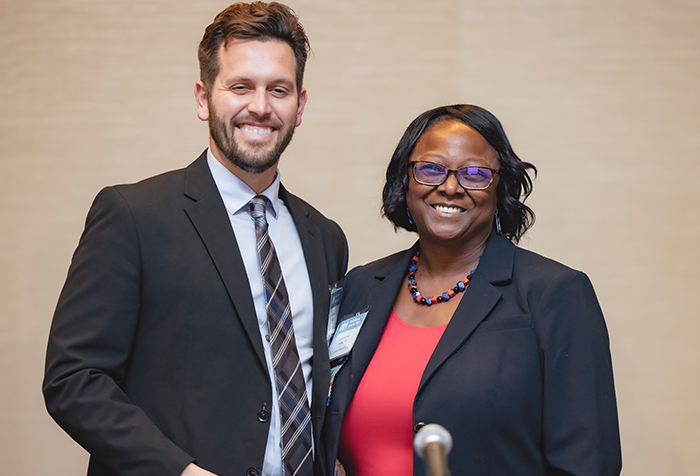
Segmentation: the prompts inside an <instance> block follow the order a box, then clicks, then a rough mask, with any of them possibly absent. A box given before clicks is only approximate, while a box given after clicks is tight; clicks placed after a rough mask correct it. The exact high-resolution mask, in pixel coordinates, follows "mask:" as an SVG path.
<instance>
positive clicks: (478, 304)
mask: <svg viewBox="0 0 700 476" xmlns="http://www.w3.org/2000/svg"><path fill="white" fill-rule="evenodd" d="M514 255H515V246H514V245H513V244H512V243H511V242H510V241H509V240H508V239H507V238H505V237H503V236H498V235H496V234H495V233H493V232H492V233H491V236H490V237H489V240H488V242H487V244H486V249H484V254H483V255H482V257H481V260H480V262H479V266H478V267H477V269H476V272H475V273H474V276H473V277H472V279H471V281H470V283H469V287H468V288H467V290H466V291H465V293H464V296H463V297H462V300H461V301H460V303H459V306H457V309H456V310H455V313H454V315H453V316H452V319H451V320H450V323H449V324H448V325H447V328H446V329H445V332H444V333H443V335H442V338H441V339H440V341H439V342H438V345H437V347H436V348H435V351H434V352H433V355H432V356H431V357H430V360H429V361H428V365H427V366H426V368H425V371H424V372H423V376H422V378H421V382H420V385H419V387H418V394H417V395H416V397H417V396H418V395H420V393H421V392H422V391H423V390H424V389H425V387H426V385H427V384H428V383H429V382H430V378H431V377H432V376H433V375H434V374H435V372H436V371H438V369H439V368H440V367H441V366H442V364H443V363H444V362H445V361H446V360H447V359H449V358H450V356H452V354H454V353H455V352H456V351H457V350H458V349H459V348H460V347H461V346H462V345H464V343H465V342H466V341H467V340H468V339H469V338H470V337H471V335H472V334H473V333H474V331H475V330H476V328H477V327H478V326H479V324H481V322H482V321H484V320H485V319H486V318H487V317H488V316H489V314H490V313H491V311H492V310H493V308H494V307H495V306H496V304H497V303H498V301H499V300H500V299H501V296H502V293H501V291H500V290H499V289H498V288H497V287H496V286H494V285H495V284H497V283H498V284H500V283H506V282H509V281H510V280H511V279H512V276H513V258H514Z"/></svg>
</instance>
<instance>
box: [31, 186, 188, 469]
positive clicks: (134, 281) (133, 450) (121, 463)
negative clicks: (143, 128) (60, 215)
mask: <svg viewBox="0 0 700 476" xmlns="http://www.w3.org/2000/svg"><path fill="white" fill-rule="evenodd" d="M139 309H140V257H139V236H138V230H137V229H136V227H135V225H134V220H133V218H132V215H131V213H130V210H129V207H128V204H127V202H126V201H125V199H124V198H123V197H122V195H121V194H120V193H119V191H118V190H117V189H114V188H107V189H104V190H103V191H102V192H100V194H98V196H97V198H96V199H95V201H94V203H93V205H92V207H91V209H90V212H89V213H88V217H87V221H86V226H85V230H84V232H83V235H82V236H81V239H80V243H79V244H78V247H77V249H76V251H75V254H74V255H73V260H72V263H71V266H70V269H69V272H68V276H67V279H66V283H65V285H64V288H63V291H62V292H61V296H60V298H59V301H58V305H57V307H56V312H55V314H54V318H53V323H52V326H51V332H50V335H49V342H48V349H47V354H46V369H45V378H44V384H43V391H44V398H45V401H46V407H47V409H48V411H49V413H50V414H51V416H52V417H53V418H54V419H55V420H56V422H57V423H58V424H59V425H60V426H61V427H62V428H63V429H64V430H65V431H66V432H67V433H68V434H69V435H70V436H71V437H72V438H73V439H75V441H77V442H78V443H79V444H80V445H81V446H83V448H85V449H86V450H87V451H88V452H89V453H90V454H91V455H92V457H93V459H94V460H97V461H98V462H99V464H100V465H101V466H105V467H107V468H109V469H110V470H111V471H114V472H115V473H117V474H120V475H132V476H139V475H143V476H146V475H179V474H180V473H181V472H182V470H183V469H184V468H185V466H187V464H189V463H190V462H192V461H193V458H192V457H190V456H189V455H188V454H187V453H185V452H184V451H183V450H181V449H180V448H179V447H177V446H176V445H175V444H174V443H172V442H171V441H170V440H169V439H168V438H166V437H165V436H164V435H163V433H162V432H161V431H160V430H159V429H158V428H157V427H156V426H155V425H154V424H153V422H152V421H151V420H150V419H149V418H148V416H147V415H146V414H145V413H144V412H143V411H142V410H141V409H140V408H139V407H138V406H136V405H134V404H133V403H132V402H131V401H130V400H129V398H128V396H127V395H126V394H125V393H124V392H123V391H122V388H121V387H120V383H121V382H122V380H123V378H124V374H125V369H126V366H127V365H128V360H129V355H130V349H131V346H132V343H133V340H134V336H135V333H136V331H137V327H138V323H139Z"/></svg>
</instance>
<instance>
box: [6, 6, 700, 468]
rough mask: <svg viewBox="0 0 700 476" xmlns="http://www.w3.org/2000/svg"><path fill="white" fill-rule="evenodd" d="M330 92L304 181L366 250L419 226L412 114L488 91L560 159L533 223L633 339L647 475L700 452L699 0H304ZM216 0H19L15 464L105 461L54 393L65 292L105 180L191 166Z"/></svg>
mask: <svg viewBox="0 0 700 476" xmlns="http://www.w3.org/2000/svg"><path fill="white" fill-rule="evenodd" d="M289 3H290V4H291V5H292V6H293V7H294V8H295V9H296V10H297V12H298V14H299V15H300V17H301V19H302V22H303V23H304V25H305V26H306V29H307V32H308V34H309V36H310V38H311V41H312V46H313V50H314V53H315V55H314V56H313V57H312V58H311V59H310V62H309V65H308V70H307V80H306V81H307V83H306V85H307V87H308V90H309V97H310V99H309V104H308V107H307V110H306V114H305V117H304V124H303V125H302V126H301V128H300V129H299V131H298V132H297V136H296V137H295V139H294V142H293V144H292V146H291V147H290V149H289V150H288V152H287V153H286V154H285V156H284V158H283V165H282V169H283V180H284V182H285V183H286V185H287V186H288V187H289V188H290V189H291V190H293V191H296V192H297V193H299V194H300V195H302V196H303V197H305V198H307V199H308V200H309V201H311V202H312V203H314V204H316V205H317V206H318V207H319V208H320V209H321V210H322V211H324V212H325V213H326V214H327V215H329V216H331V217H333V218H335V219H336V220H337V221H338V222H339V223H340V224H341V225H342V226H343V227H344V229H345V231H346V233H347V235H348V238H349V240H350V244H351V260H352V263H353V264H359V263H363V262H366V261H368V260H370V259H373V258H377V257H379V256H382V255H384V254H387V253H389V252H391V251H394V250H397V249H399V247H402V246H404V245H407V244H409V243H410V242H412V241H413V239H414V238H413V236H409V235H407V234H398V235H396V234H394V233H393V231H392V229H391V227H390V226H389V225H388V224H387V223H385V222H383V221H382V220H381V219H380V218H379V213H378V206H379V194H380V189H381V186H382V184H383V180H382V176H383V173H384V168H385V166H386V163H387V161H388V159H389V156H390V154H391V151H392V150H393V147H394V146H395V144H396V142H397V141H398V139H399V137H400V135H401V133H402V132H403V130H404V128H405V127H406V126H407V125H408V123H409V122H410V120H412V119H413V118H414V117H415V116H416V115H418V114H419V113H421V112H422V111H424V110H425V109H428V108H431V107H434V106H438V105H442V104H445V103H456V102H469V103H475V104H479V105H482V106H484V107H486V108H487V109H489V110H491V111H492V112H493V113H494V114H496V115H497V116H498V117H499V118H500V119H501V120H502V121H503V123H504V125H505V127H506V130H507V131H508V133H509V135H510V138H511V140H512V143H513V144H514V147H515V149H516V151H517V152H518V153H519V154H520V156H521V157H522V158H523V159H525V160H528V161H531V162H534V163H535V164H536V165H537V166H538V168H539V170H540V175H539V178H538V179H537V181H536V183H535V192H534V195H533V196H532V198H531V201H530V204H531V206H532V207H533V208H534V210H535V211H536V213H537V218H538V220H537V224H536V226H535V228H534V229H533V230H532V231H531V232H530V233H529V234H528V235H526V236H527V238H526V239H525V241H524V243H523V244H524V246H526V247H528V248H531V249H533V250H535V251H537V252H540V253H542V254H545V255H547V256H550V257H552V258H555V259H557V260H559V261H562V262H564V263H567V264H569V265H570V266H573V267H575V268H579V269H583V270H585V271H586V272H587V273H588V274H589V275H590V276H591V278H592V280H593V283H594V284H595V286H596V289H597V292H598V294H599V298H600V301H601V304H602V306H603V309H604V311H605V313H606V317H607V321H608V326H609V330H610V334H611V340H612V352H613V358H614V365H615V372H616V381H617V390H618V400H619V409H620V420H621V428H622V438H623V451H624V464H625V469H624V472H623V473H624V474H625V475H628V476H632V475H635V476H651V475H667V474H669V475H670V474H672V475H674V476H695V475H697V474H700V451H698V449H699V448H700V398H698V393H699V392H700V323H699V322H698V319H697V316H698V309H699V308H700V300H699V298H698V290H697V288H698V285H700V276H699V272H698V266H699V265H700V259H699V258H700V252H699V251H698V249H699V248H698V241H699V239H700V212H699V211H698V210H699V207H698V201H699V199H700V191H699V190H698V182H699V180H698V176H699V175H700V161H698V157H699V156H700V133H698V128H700V115H699V113H698V111H700V88H699V87H698V76H699V75H700V2H697V1H696V0H610V1H603V0H490V1H486V0H483V1H477V0H436V1H430V2H428V1H421V0H392V1H390V0H385V1H381V0H360V1H352V2H351V1H324V0H290V2H289ZM227 4H228V2H227V1H215V0H197V1H190V0H172V1H166V0H157V1H156V0H142V1H136V0H132V1H127V0H110V1H105V0H0V112H1V113H0V223H1V224H2V225H1V227H2V228H1V230H2V231H1V233H0V269H2V273H1V275H0V276H1V277H0V303H1V307H0V378H1V380H0V381H1V382H2V383H1V384H0V464H1V465H2V468H3V469H2V473H3V474H12V475H20V476H24V475H26V476H29V475H31V476H35V475H49V474H51V475H52V476H68V475H77V474H84V471H85V464H86V455H85V453H84V452H83V450H82V449H80V448H79V447H78V446H77V445H76V444H75V443H73V442H72V440H70V439H69V437H68V436H66V435H65V434H64V433H63V432H62V430H60V429H59V428H58V427H57V426H56V425H55V424H54V423H53V422H52V420H51V419H50V418H49V416H48V415H47V414H46V411H45V409H44V406H43V400H42V397H41V394H40V382H41V378H42V370H43V357H44V356H43V353H44V349H45V345H46V337H47V334H48V329H49V324H50V320H51V315H52V312H53V307H54V305H55V303H56V299H57V296H58V293H59V291H60V288H61V285H62V283H63V280H64V278H65V273H66V270H67V268H68V264H69V261H70V256H71V254H72V251H73V249H74V247H75V245H76V243H77V240H78V237H79V234H80V231H81V230H82V226H83V221H84V217H85V214H86V212H87V209H88V207H89V205H90V202H91V201H92V198H93V197H94V195H95V194H96V193H97V191H98V190H99V189H100V188H101V187H103V186H105V185H108V184H113V183H118V182H126V181H134V180H138V179H141V178H144V177H146V176H149V175H152V174H155V173H158V172H161V171H165V170H168V169H171V168H176V167H181V166H185V165H187V164H188V163H189V162H190V161H192V160H193V159H194V158H195V157H196V156H197V155H198V154H199V153H200V152H201V151H202V150H203V149H204V147H205V146H206V138H207V130H206V125H205V124H203V123H200V122H199V121H198V120H197V119H196V116H195V103H194V100H193V94H192V91H193V84H194V82H195V80H196V79H197V63H196V55H195V51H196V46H197V43H198V41H199V39H200V38H201V35H202V33H203V30H204V27H205V26H206V25H207V24H208V23H209V22H210V21H211V20H212V18H213V17H214V15H215V14H216V13H217V12H218V11H220V10H221V9H222V8H224V7H225V6H226V5H227Z"/></svg>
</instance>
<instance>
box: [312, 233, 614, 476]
mask: <svg viewBox="0 0 700 476" xmlns="http://www.w3.org/2000/svg"><path fill="white" fill-rule="evenodd" d="M414 252H415V246H414V247H413V249H411V250H408V251H405V252H401V253H397V254H395V255H392V256H389V257H387V258H384V259H381V260H379V261H376V262H374V263H370V264H368V265H366V266H363V267H359V268H355V269H354V270H352V271H351V272H350V273H348V275H347V276H346V278H345V282H344V298H343V303H342V306H341V311H340V317H341V319H342V317H343V316H346V315H352V314H354V313H356V312H359V311H361V310H363V309H364V308H366V307H367V306H370V309H369V314H368V315H367V318H366V321H365V323H364V326H363V328H362V330H361V332H360V335H359V336H358V339H357V341H356V343H355V346H354V347H353V349H352V351H351V354H350V357H349V359H348V360H347V361H346V363H345V364H344V366H343V367H342V368H341V369H340V371H339V372H338V374H337V376H336V378H335V381H334V383H333V393H332V397H331V402H330V406H329V408H328V410H327V411H326V420H325V423H324V429H323V435H322V442H323V445H324V446H323V453H324V474H325V475H326V476H327V475H330V474H332V470H331V468H332V467H333V462H334V461H335V458H336V454H337V446H338V439H339V434H340V430H341V426H342V423H343V418H344V415H345V411H346V410H347V408H348V405H349V404H350V401H351V400H352V396H353V394H354V393H355V390H356V389H357V386H358V384H359V383H360V380H361V379H362V376H363V375H364V372H365V370H366V369H367V366H368V364H369V362H370V360H371V358H372V355H373V353H374V350H375V349H376V347H377V344H378V342H379V339H380V337H381V335H382V332H383V330H384V326H385V324H386V321H387V318H388V316H389V313H390V310H391V307H392V305H393V302H394V299H395V297H396V293H397V292H408V290H406V289H404V287H403V286H402V282H403V278H404V276H405V275H406V270H407V267H408V263H409V260H410V259H411V257H412V256H413V254H414ZM438 305H439V304H438ZM396 364H397V365H401V363H400V362H397V363H396ZM422 423H425V424H429V423H438V424H440V425H442V426H444V427H445V428H447V430H448V431H449V432H450V433H451V434H452V437H453V440H454V447H453V449H452V452H451V453H450V455H449V465H450V469H451V471H452V474H453V475H455V476H458V475H459V476H462V475H469V476H503V475H518V476H542V475H562V476H563V475H575V476H583V475H586V476H612V475H618V474H619V472H620V468H621V464H622V463H621V456H620V441H619V431H618V421H617V408H616V403H615V391H614V387H613V375H612V365H611V360H610V352H609V342H608V334H607V329H606V326H605V322H604V320H603V315H602V313H601V310H600V307H599V305H598V301H597V299H596V296H595V293H594V291H593V287H592V286H591V283H590V281H589V280H588V278H587V277H586V276H585V275H584V274H583V273H581V272H578V271H574V270H572V269H570V268H567V267H565V266H563V265H561V264H559V263H556V262H554V261H552V260H549V259H547V258H543V257H542V256H539V255H536V254H535V253H532V252H529V251H526V250H523V249H521V248H518V247H516V246H515V245H513V244H512V243H511V242H510V241H509V240H508V239H506V238H505V237H502V236H498V235H496V234H495V233H492V234H491V236H490V238H489V241H488V243H487V246H486V249H485V251H484V254H483V256H482V258H481V260H480V263H479V266H478V268H477V270H476V273H475V274H474V277H473V279H472V280H471V283H470V284H469V287H468V288H467V291H466V292H465V294H464V296H463V297H462V301H461V302H460V304H459V306H458V308H457V310H456V311H455V314H454V316H453V317H452V320H451V321H450V323H449V324H448V326H447V328H446V329H445V332H444V334H443V336H442V338H441V340H440V342H439V343H438V345H437V347H436V349H435V351H434V352H433V354H432V356H431V358H430V361H429V362H428V365H427V367H426V369H425V371H424V373H423V376H422V378H421V382H420V386H419V389H418V393H417V395H416V397H415V400H414V403H413V424H414V425H417V426H418V427H420V425H421V424H422ZM414 431H415V427H414ZM413 464H414V470H413V474H414V475H424V474H425V465H424V463H423V462H422V461H421V459H419V458H418V457H417V456H416V457H414V461H413Z"/></svg>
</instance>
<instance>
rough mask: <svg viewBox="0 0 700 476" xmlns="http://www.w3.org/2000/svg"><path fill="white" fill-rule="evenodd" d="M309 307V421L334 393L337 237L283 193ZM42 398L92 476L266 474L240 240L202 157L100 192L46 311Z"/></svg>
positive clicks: (261, 365) (265, 393) (256, 337)
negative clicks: (330, 326)
mask: <svg viewBox="0 0 700 476" xmlns="http://www.w3.org/2000/svg"><path fill="white" fill-rule="evenodd" d="M280 197H281V198H282V200H283V201H284V202H285V203H286V205H287V207H288V208H289V210H290V212H291V214H292V216H293V218H294V222H295V224H296V227H297V230H298V232H299V236H300V238H301V243H302V246H303V249H304V255H305V259H306V264H307V267H308V270H309V277H310V280H311V288H312V293H313V308H314V359H313V379H314V382H313V389H314V390H313V397H312V416H313V427H314V436H315V438H316V439H318V436H319V433H320V427H321V424H322V421H323V416H324V411H325V406H324V405H325V400H326V393H327V389H328V384H329V376H328V375H329V363H328V351H327V348H326V327H327V321H328V308H329V284H330V283H333V282H335V281H337V280H339V279H340V278H341V277H342V276H343V274H344V273H345V270H346V267H347V256H348V253H347V242H346V239H345V236H344V235H343V232H342V230H341V229H340V227H339V226H338V225H337V224H335V223H334V222H332V221H330V220H328V219H326V218H325V217H323V216H322V215H321V214H320V213H319V212H318V211H316V210H315V209H314V208H312V207H311V206H310V205H308V204H307V203H305V202H304V201H302V200H301V199H299V198H297V197H295V196H294V195H291V194H289V193H288V192H287V191H286V190H285V189H284V188H280ZM43 389H44V395H45V400H46V406H47V409H48V411H49V413H50V414H51V415H52V416H53V417H54V419H55V420H56V422H58V424H59V425H61V426H62V427H63V428H64V429H65V430H66V431H67V432H68V433H69V434H70V435H71V436H72V437H73V438H74V439H75V440H76V441H77V442H78V443H79V444H80V445H81V446H83V447H84V448H85V449H86V450H87V451H88V452H89V453H90V454H91V459H90V465H89V469H88V474H89V475H117V474H118V475H133V476H137V475H143V476H154V475H173V476H176V475H179V474H180V472H181V471H182V470H183V469H184V468H185V466H186V465H187V464H188V463H190V462H191V461H193V460H196V462H197V464H199V465H200V466H202V467H203V468H205V469H207V470H209V471H212V472H214V473H216V474H219V475H222V476H225V475H237V476H242V475H244V474H250V475H254V474H257V472H259V470H260V468H261V467H262V462H263V456H264V452H265V444H266V441H267V434H268V429H269V417H268V416H267V415H266V414H265V412H266V411H269V410H270V408H271V398H272V396H271V395H272V388H271V385H270V378H269V374H268V372H267V366H266V364H265V357H264V354H263V347H262V343H261V337H260V332H259V330H258V324H257V319H256V316H255V309H254V304H253V299H252V296H251V294H250V289H249V286H248V279H247V276H246V273H245V268H244V266H243V261H242V259H241V255H240V252H239V250H238V245H237V243H236V238H235V236H234V234H233V231H232V229H231V225H230V221H229V218H228V215H227V212H226V209H225V207H224V204H223V201H222V199H221V196H220V195H219V193H218V190H217V188H216V185H215V183H214V180H213V178H212V176H211V173H210V171H209V168H208V166H207V162H206V153H203V154H202V155H201V156H200V157H199V158H198V159H197V160H196V161H195V162H194V163H192V164H191V165H190V166H189V167H187V168H186V169H182V170H176V171H172V172H168V173H165V174H163V175H159V176H156V177H153V178H150V179H147V180H144V181H143V182H139V183H137V184H132V185H120V186H116V187H109V188H106V189H104V190H102V191H101V192H100V193H99V194H98V196H97V198H96V199H95V201H94V203H93V205H92V208H91V209H90V212H89V213H88V217H87V221H86V226H85V231H84V232H83V235H82V237H81V239H80V243H79V245H78V247H77V249H76V251H75V254H74V256H73V260H72V263H71V267H70V270H69V272H68V277H67V279H66V283H65V286H64V288H63V291H62V293H61V296H60V298H59V301H58V305H57V308H56V313H55V315H54V320H53V324H52V327H51V334H50V337H49V344H48V350H47V356H46V375H45V380H44V386H43Z"/></svg>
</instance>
